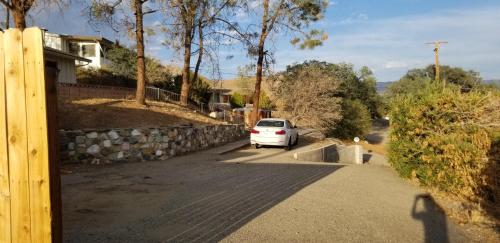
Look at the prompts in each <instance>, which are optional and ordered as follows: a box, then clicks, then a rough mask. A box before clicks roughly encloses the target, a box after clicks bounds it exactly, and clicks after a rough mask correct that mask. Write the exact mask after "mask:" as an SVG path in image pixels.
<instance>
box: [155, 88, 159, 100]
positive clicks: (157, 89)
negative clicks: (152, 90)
mask: <svg viewBox="0 0 500 243" xmlns="http://www.w3.org/2000/svg"><path fill="white" fill-rule="evenodd" d="M156 91H157V93H158V100H160V88H156Z"/></svg>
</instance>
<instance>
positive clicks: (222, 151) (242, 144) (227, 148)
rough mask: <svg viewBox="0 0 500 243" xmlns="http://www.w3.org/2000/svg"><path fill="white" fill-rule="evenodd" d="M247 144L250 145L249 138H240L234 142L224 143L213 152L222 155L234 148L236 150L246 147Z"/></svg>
mask: <svg viewBox="0 0 500 243" xmlns="http://www.w3.org/2000/svg"><path fill="white" fill-rule="evenodd" d="M248 145H250V139H249V138H245V139H244V140H240V141H237V142H234V143H230V144H226V145H224V146H222V147H221V148H220V149H219V150H218V151H216V152H215V153H216V154H218V155H223V154H227V153H230V152H233V151H235V150H238V149H240V148H243V147H246V146H248Z"/></svg>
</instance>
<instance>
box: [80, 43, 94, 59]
mask: <svg viewBox="0 0 500 243" xmlns="http://www.w3.org/2000/svg"><path fill="white" fill-rule="evenodd" d="M82 54H83V57H95V45H94V44H85V45H82Z"/></svg>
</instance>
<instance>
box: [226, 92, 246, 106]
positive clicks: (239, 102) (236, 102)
mask: <svg viewBox="0 0 500 243" xmlns="http://www.w3.org/2000/svg"><path fill="white" fill-rule="evenodd" d="M229 103H231V106H232V107H233V108H241V107H244V106H245V97H244V96H243V95H242V94H240V93H238V92H234V93H233V95H231V99H230V100H229Z"/></svg>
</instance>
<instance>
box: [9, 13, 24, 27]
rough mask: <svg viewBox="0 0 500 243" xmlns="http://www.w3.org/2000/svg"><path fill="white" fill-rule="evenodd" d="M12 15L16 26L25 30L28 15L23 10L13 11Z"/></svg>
mask: <svg viewBox="0 0 500 243" xmlns="http://www.w3.org/2000/svg"><path fill="white" fill-rule="evenodd" d="M12 15H13V17H14V25H15V26H16V28H18V29H21V30H24V29H25V28H26V19H25V17H26V14H25V13H24V12H23V11H22V10H16V9H14V10H12Z"/></svg>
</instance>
